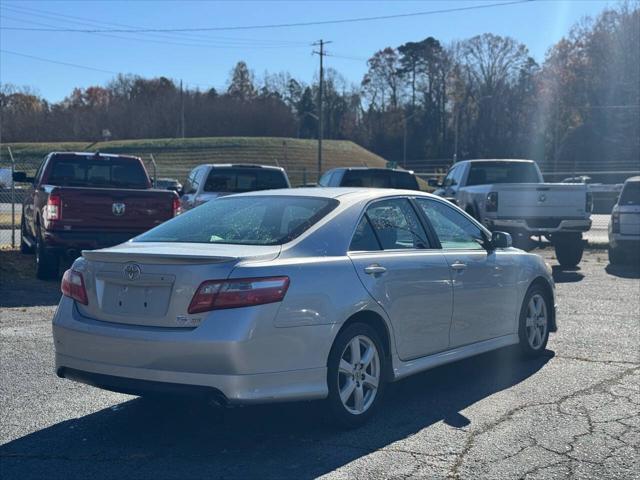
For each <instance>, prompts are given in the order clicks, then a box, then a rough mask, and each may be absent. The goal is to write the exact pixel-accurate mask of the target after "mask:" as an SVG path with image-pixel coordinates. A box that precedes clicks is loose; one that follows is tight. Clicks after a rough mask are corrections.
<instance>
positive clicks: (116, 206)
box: [111, 203, 126, 217]
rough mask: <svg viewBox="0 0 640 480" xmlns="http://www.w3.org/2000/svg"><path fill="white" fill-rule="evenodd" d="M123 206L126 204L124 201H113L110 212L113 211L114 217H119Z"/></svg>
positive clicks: (123, 208) (122, 212)
mask: <svg viewBox="0 0 640 480" xmlns="http://www.w3.org/2000/svg"><path fill="white" fill-rule="evenodd" d="M125 207H126V205H125V204H124V203H114V204H113V205H111V212H113V214H114V215H115V216H116V217H121V216H122V215H124V210H125Z"/></svg>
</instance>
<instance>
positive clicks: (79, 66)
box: [0, 49, 118, 75]
mask: <svg viewBox="0 0 640 480" xmlns="http://www.w3.org/2000/svg"><path fill="white" fill-rule="evenodd" d="M0 52H1V53H6V54H8V55H16V56H18V57H24V58H31V59H33V60H39V61H41V62H48V63H56V64H58V65H64V66H67V67H75V68H82V69H84V70H93V71H94V72H102V73H110V74H113V75H117V74H118V72H112V71H111V70H104V69H102V68H95V67H89V66H87V65H79V64H77V63H69V62H60V61H58V60H51V59H50V58H43V57H36V56H35V55H27V54H26V53H18V52H12V51H11V50H5V49H0Z"/></svg>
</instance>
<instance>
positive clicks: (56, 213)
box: [44, 194, 62, 221]
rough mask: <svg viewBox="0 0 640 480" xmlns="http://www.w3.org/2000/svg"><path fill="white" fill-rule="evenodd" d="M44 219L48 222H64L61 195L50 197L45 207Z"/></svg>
mask: <svg viewBox="0 0 640 480" xmlns="http://www.w3.org/2000/svg"><path fill="white" fill-rule="evenodd" d="M44 219H45V220H47V221H51V220H62V198H60V195H55V194H54V195H49V198H48V199H47V204H46V205H45V207H44Z"/></svg>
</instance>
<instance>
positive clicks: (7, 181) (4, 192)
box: [0, 147, 635, 248]
mask: <svg viewBox="0 0 640 480" xmlns="http://www.w3.org/2000/svg"><path fill="white" fill-rule="evenodd" d="M42 160H43V159H42V157H35V156H28V155H24V154H16V153H15V152H13V153H12V152H11V150H10V149H8V148H7V147H2V148H0V248H6V247H18V246H19V245H20V224H21V216H22V201H23V197H24V194H25V192H26V191H27V189H26V188H25V186H24V184H14V182H13V179H12V174H13V172H16V171H17V172H25V173H26V174H27V175H29V176H33V175H35V173H36V171H37V169H38V167H39V166H40V163H41V162H42ZM144 160H145V163H146V166H147V169H148V171H149V175H150V176H151V177H152V178H153V179H155V178H161V177H165V176H167V177H175V172H173V171H168V172H164V171H163V168H162V167H159V166H157V165H156V164H155V161H154V159H153V156H147V157H146V158H144ZM276 163H278V162H276ZM282 166H284V167H285V168H286V165H282ZM407 167H408V168H410V167H411V165H408V166H407ZM431 167H432V168H431ZM416 170H417V169H416ZM446 172H447V166H446V165H445V164H444V163H442V162H434V163H433V165H431V166H430V168H429V170H422V171H419V170H417V171H416V172H415V173H416V175H417V176H418V177H420V178H421V179H423V180H424V181H425V182H427V181H428V180H429V179H430V178H437V179H440V180H441V179H442V178H443V177H444V175H445V174H446ZM572 173H575V172H572ZM598 173H599V172H577V173H575V175H589V176H597V174H598ZM615 173H616V174H617V178H623V177H624V175H626V173H627V172H615ZM632 173H635V172H632ZM287 174H288V175H289V178H290V180H291V183H292V185H293V186H302V185H305V184H314V183H315V182H316V181H317V171H316V170H315V169H313V171H311V170H308V169H305V168H301V169H297V170H294V169H287ZM558 175H562V174H561V173H558V174H556V175H555V177H557V176H558ZM629 176H630V175H629ZM546 177H548V178H549V180H550V181H558V180H559V179H558V178H555V177H554V175H551V176H550V175H548V174H547V175H546ZM178 180H180V181H184V178H179V179H178ZM612 183H613V182H612ZM605 210H606V209H605ZM597 213H602V215H598V214H596V215H593V217H592V220H593V228H592V232H590V233H589V234H588V235H587V236H588V237H591V236H594V238H595V237H597V239H598V240H597V241H598V243H601V242H606V229H607V224H608V222H609V215H608V213H609V211H602V212H600V211H598V212H597Z"/></svg>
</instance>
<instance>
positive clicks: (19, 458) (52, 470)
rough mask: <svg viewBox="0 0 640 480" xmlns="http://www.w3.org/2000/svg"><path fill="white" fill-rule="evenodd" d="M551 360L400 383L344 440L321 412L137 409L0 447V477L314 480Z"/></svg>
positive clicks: (496, 363) (154, 404) (118, 408)
mask: <svg viewBox="0 0 640 480" xmlns="http://www.w3.org/2000/svg"><path fill="white" fill-rule="evenodd" d="M553 356H554V353H553V352H550V351H546V352H545V354H544V355H543V356H541V357H539V358H535V359H522V358H520V357H519V356H518V355H517V353H516V350H515V349H513V348H507V349H502V350H499V351H496V352H491V353H488V354H484V355H481V356H477V357H474V358H471V359H468V360H463V361H460V362H457V363H454V364H450V365H446V366H443V367H440V368H437V369H433V370H430V371H428V372H425V373H422V374H419V375H416V376H413V377H411V378H407V379H405V380H402V381H400V382H397V383H395V384H392V385H390V388H388V390H387V397H386V398H385V399H384V401H383V403H382V404H381V406H380V407H381V408H380V411H378V412H377V415H376V416H375V417H374V418H372V419H371V421H370V422H369V423H368V424H366V425H365V426H363V427H361V428H359V429H356V430H351V431H342V430H338V429H336V428H335V427H333V426H332V425H331V424H329V423H327V422H326V421H325V420H324V415H323V410H322V408H321V407H322V404H321V403H320V402H307V403H295V404H275V405H263V406H254V407H242V408H233V409H221V408H214V407H210V406H207V405H204V404H201V403H195V402H191V401H186V400H181V401H178V400H163V401H159V400H158V401H153V400H149V399H134V400H130V401H126V402H123V403H121V404H117V405H115V406H113V407H111V408H106V409H103V410H100V411H97V412H95V413H92V414H89V415H86V416H84V417H80V418H75V419H71V420H67V421H64V422H61V423H58V424H56V425H52V426H50V427H48V428H44V429H42V430H40V431H36V432H33V433H31V434H28V435H26V436H24V437H22V438H19V439H17V440H14V441H11V442H9V443H7V444H5V445H2V446H0V458H2V463H3V466H2V472H3V474H2V476H3V479H5V480H8V479H10V478H21V479H25V478H33V477H41V476H43V475H44V476H46V477H47V478H54V477H56V476H59V477H64V478H92V480H96V479H98V478H126V477H129V478H136V479H138V478H153V479H160V478H180V479H182V478H205V477H206V478H221V477H225V478H261V479H264V478H295V479H303V478H314V477H317V476H319V475H323V474H325V473H328V472H331V471H333V470H335V469H337V468H339V467H341V466H343V465H345V464H348V463H350V462H353V461H355V460H358V459H360V458H363V457H366V456H367V455H368V454H370V453H372V452H375V451H378V450H380V449H384V448H392V447H391V446H392V444H393V443H394V442H396V441H399V440H403V439H406V438H407V437H411V436H412V435H414V434H416V433H418V432H419V431H421V430H423V429H425V428H427V427H430V426H434V424H436V423H438V422H443V423H445V424H446V425H443V426H442V428H447V429H450V428H455V429H463V428H465V427H466V426H468V425H469V424H473V422H474V419H473V418H471V419H469V418H467V417H465V416H464V415H463V414H462V413H461V411H462V410H464V409H466V408H467V407H469V406H471V405H473V404H474V403H476V402H478V401H480V400H482V399H485V398H487V397H489V396H491V395H493V394H495V393H497V392H499V391H501V390H504V389H508V388H510V387H512V386H514V385H516V384H518V383H520V382H522V381H524V380H526V379H527V378H529V377H531V376H532V375H534V374H535V373H536V372H538V371H539V370H540V369H541V368H543V367H544V365H545V364H546V363H547V362H548V361H549V360H550V359H551V358H552V357H553ZM61 382H62V380H61ZM61 388H62V385H61ZM82 388H84V387H82ZM80 391H81V390H79V392H78V393H80ZM538 400H539V399H538V398H533V397H532V398H531V402H535V401H538ZM79 401H81V399H79ZM60 408H64V407H63V406H61V407H60ZM450 448H451V446H449V445H444V444H431V443H429V444H426V443H424V441H421V440H420V438H419V437H416V440H415V445H412V447H411V449H412V450H413V449H415V450H416V451H417V452H421V451H423V452H425V453H427V454H428V455H433V456H434V458H435V457H437V455H438V454H440V453H442V454H443V455H446V454H447V452H449V453H450V451H449V450H450ZM394 452H395V450H394ZM397 453H398V452H396V453H395V454H397ZM401 453H402V452H400V454H401ZM407 455H410V452H408V453H407ZM365 462H366V460H365ZM365 472H366V470H365ZM390 473H391V472H390ZM364 476H366V474H365V475H364Z"/></svg>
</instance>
